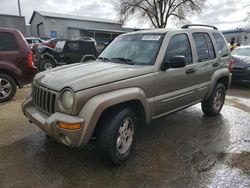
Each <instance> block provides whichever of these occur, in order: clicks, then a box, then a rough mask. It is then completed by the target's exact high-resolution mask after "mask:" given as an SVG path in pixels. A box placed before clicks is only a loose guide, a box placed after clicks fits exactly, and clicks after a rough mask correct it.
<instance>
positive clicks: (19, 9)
mask: <svg viewBox="0 0 250 188" xmlns="http://www.w3.org/2000/svg"><path fill="white" fill-rule="evenodd" d="M17 3H18V11H19V16H22V12H21V5H20V0H17Z"/></svg>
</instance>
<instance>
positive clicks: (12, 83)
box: [0, 73, 16, 103]
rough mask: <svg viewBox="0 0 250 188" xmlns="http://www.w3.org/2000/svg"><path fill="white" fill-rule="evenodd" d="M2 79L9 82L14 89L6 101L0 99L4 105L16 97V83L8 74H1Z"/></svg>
mask: <svg viewBox="0 0 250 188" xmlns="http://www.w3.org/2000/svg"><path fill="white" fill-rule="evenodd" d="M0 78H4V79H6V80H8V82H9V83H10V85H11V87H12V91H11V94H10V95H9V96H8V97H6V98H4V99H0V103H2V102H7V101H9V100H11V99H12V98H13V97H14V95H15V94H16V82H15V80H14V79H13V78H12V77H10V76H8V75H6V74H2V73H0Z"/></svg>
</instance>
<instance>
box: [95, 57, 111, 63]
mask: <svg viewBox="0 0 250 188" xmlns="http://www.w3.org/2000/svg"><path fill="white" fill-rule="evenodd" d="M97 59H100V60H103V61H104V62H105V61H108V60H109V58H107V57H98V58H97Z"/></svg>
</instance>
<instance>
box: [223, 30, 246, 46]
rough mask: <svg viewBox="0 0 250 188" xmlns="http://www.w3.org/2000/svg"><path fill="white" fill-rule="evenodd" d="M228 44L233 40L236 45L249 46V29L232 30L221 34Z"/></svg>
mask: <svg viewBox="0 0 250 188" xmlns="http://www.w3.org/2000/svg"><path fill="white" fill-rule="evenodd" d="M222 33H223V34H224V36H225V38H226V39H227V42H228V43H229V42H230V41H231V40H232V39H233V38H234V39H235V42H236V43H240V44H241V45H250V29H243V28H240V29H233V30H227V31H223V32H222Z"/></svg>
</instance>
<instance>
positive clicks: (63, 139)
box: [59, 134, 72, 146]
mask: <svg viewBox="0 0 250 188" xmlns="http://www.w3.org/2000/svg"><path fill="white" fill-rule="evenodd" d="M59 138H60V140H61V142H62V143H64V144H65V145H67V146H70V145H71V143H72V142H71V139H70V138H69V137H68V136H66V135H64V134H60V135H59Z"/></svg>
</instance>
